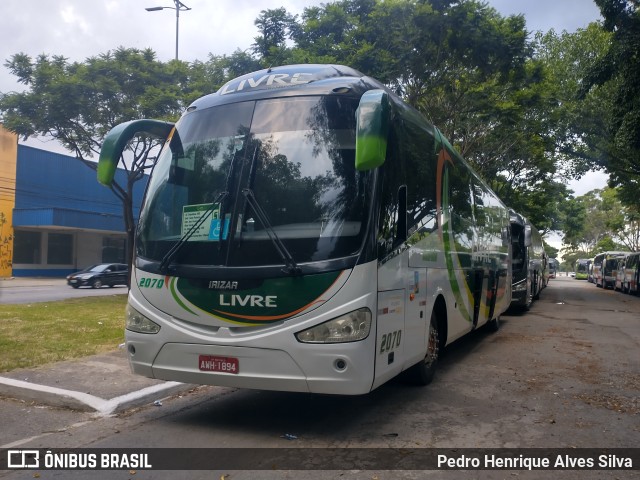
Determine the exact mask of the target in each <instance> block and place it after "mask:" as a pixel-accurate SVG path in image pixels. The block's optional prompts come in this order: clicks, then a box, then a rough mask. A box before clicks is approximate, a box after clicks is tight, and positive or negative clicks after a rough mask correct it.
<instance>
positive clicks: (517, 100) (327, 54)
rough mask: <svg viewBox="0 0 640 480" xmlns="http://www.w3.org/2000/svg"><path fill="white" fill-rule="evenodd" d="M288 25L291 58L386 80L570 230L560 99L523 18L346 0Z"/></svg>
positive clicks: (498, 184) (478, 8)
mask: <svg viewBox="0 0 640 480" xmlns="http://www.w3.org/2000/svg"><path fill="white" fill-rule="evenodd" d="M288 29H289V30H288V31H289V32H290V36H291V39H292V40H293V41H294V45H293V46H292V47H291V48H290V49H289V51H288V56H289V58H291V59H293V60H296V61H299V62H312V63H313V62H319V63H327V62H328V63H342V64H347V65H350V66H353V67H355V68H356V69H358V70H360V71H362V72H364V73H366V74H368V75H370V76H372V77H375V78H377V79H379V80H381V81H382V82H384V83H385V84H387V85H388V86H389V87H390V88H391V89H393V90H395V91H397V92H398V93H399V94H400V95H402V96H403V98H404V99H405V100H406V101H407V102H408V103H409V104H411V105H412V106H414V107H415V108H417V109H418V110H419V111H421V112H422V113H423V114H424V115H425V116H426V117H427V118H428V119H429V120H430V121H431V122H432V123H433V124H434V125H436V126H438V128H440V129H441V130H442V131H443V133H444V134H445V136H447V137H448V138H449V139H450V140H451V141H452V143H453V144H454V145H455V147H456V148H457V149H458V150H459V151H460V152H461V153H462V155H463V156H464V157H465V158H466V159H467V160H468V161H470V163H472V165H473V166H474V167H475V169H476V170H477V171H478V172H479V173H480V175H481V176H482V177H483V178H484V179H485V180H486V181H487V183H489V184H490V186H491V187H492V188H493V189H494V190H495V191H496V193H498V194H499V195H500V196H501V198H503V200H504V201H505V202H506V203H508V204H509V205H510V206H512V207H513V208H515V209H516V210H518V211H519V212H521V213H523V214H524V215H526V216H527V217H529V218H530V219H531V220H532V221H533V222H534V223H535V224H536V225H538V226H539V228H541V229H542V230H545V231H548V230H555V229H558V228H559V227H560V222H559V211H560V207H559V206H558V204H559V203H560V202H562V201H564V199H565V198H566V197H567V196H568V192H567V190H566V186H565V185H564V183H563V182H561V181H559V180H558V179H557V178H556V177H557V172H558V170H559V169H558V165H557V161H558V157H557V156H556V155H555V152H554V145H555V143H554V138H553V136H552V134H551V131H550V129H549V126H548V124H549V120H550V118H551V117H552V115H553V109H554V108H555V107H556V105H557V104H556V102H555V99H554V98H553V97H552V96H551V95H550V92H552V91H553V90H552V88H551V87H552V85H551V84H550V80H548V79H547V77H546V70H545V68H544V64H543V63H542V62H541V61H540V60H538V59H536V58H534V57H533V53H534V49H533V48H532V45H531V44H530V43H528V42H527V31H526V29H525V23H524V18H523V17H522V16H511V17H507V18H504V17H502V16H500V15H499V14H498V13H497V11H496V10H494V9H493V8H490V7H488V6H487V5H486V4H485V3H482V2H478V1H474V0H466V1H462V2H452V1H448V0H442V1H436V0H432V1H426V2H415V1H408V0H405V1H396V2H382V1H378V0H342V1H337V2H333V3H328V4H322V5H321V6H314V7H309V8H307V9H305V11H304V13H303V14H302V16H301V17H300V19H299V21H296V24H295V25H289V26H288ZM397 32H402V35H398V33H397ZM540 205H545V206H546V207H547V208H545V209H543V208H541V207H540ZM549 207H550V208H549Z"/></svg>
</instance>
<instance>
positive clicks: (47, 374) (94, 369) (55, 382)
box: [0, 349, 193, 415]
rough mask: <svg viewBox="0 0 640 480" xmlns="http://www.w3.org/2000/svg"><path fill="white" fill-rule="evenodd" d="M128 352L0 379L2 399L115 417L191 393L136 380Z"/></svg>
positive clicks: (183, 388)
mask: <svg viewBox="0 0 640 480" xmlns="http://www.w3.org/2000/svg"><path fill="white" fill-rule="evenodd" d="M126 355H127V353H126V351H125V350H124V349H121V350H118V351H115V352H111V353H107V354H102V355H94V356H91V357H86V358H81V359H77V360H69V361H65V362H59V363H53V364H50V365H46V366H43V367H37V368H32V369H19V370H13V371H11V372H6V373H3V374H0V396H4V397H9V398H15V399H18V400H24V401H28V402H36V403H38V404H42V405H48V406H52V407H64V408H70V409H73V410H81V411H93V412H96V413H97V414H99V415H111V414H115V413H119V412H123V411H125V410H127V409H130V408H133V407H138V406H142V405H145V404H152V403H154V402H155V401H157V400H161V399H163V398H166V397H170V396H172V395H176V394H178V393H181V392H186V391H188V390H190V389H192V388H193V385H188V384H184V383H178V382H165V381H162V380H153V379H150V378H145V377H141V376H139V375H133V374H132V373H131V371H130V370H129V364H128V360H127V357H126Z"/></svg>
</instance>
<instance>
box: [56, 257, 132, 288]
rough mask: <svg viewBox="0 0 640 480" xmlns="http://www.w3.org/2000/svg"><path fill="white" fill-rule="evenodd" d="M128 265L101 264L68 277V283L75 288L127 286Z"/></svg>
mask: <svg viewBox="0 0 640 480" xmlns="http://www.w3.org/2000/svg"><path fill="white" fill-rule="evenodd" d="M128 276H129V275H128V269H127V265H126V264H124V263H101V264H98V265H93V266H91V267H89V268H85V269H84V270H80V271H79V272H76V273H72V274H71V275H68V276H67V283H68V284H69V285H71V286H72V287H73V288H78V287H93V288H100V287H102V286H103V285H108V286H110V287H113V286H114V285H126V284H127V278H128Z"/></svg>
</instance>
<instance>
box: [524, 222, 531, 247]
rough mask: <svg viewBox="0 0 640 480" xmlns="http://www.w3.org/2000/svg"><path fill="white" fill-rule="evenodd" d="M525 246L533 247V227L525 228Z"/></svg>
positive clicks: (527, 226) (526, 226)
mask: <svg viewBox="0 0 640 480" xmlns="http://www.w3.org/2000/svg"><path fill="white" fill-rule="evenodd" d="M524 246H525V247H530V246H531V225H525V226H524Z"/></svg>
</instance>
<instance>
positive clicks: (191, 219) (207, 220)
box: [182, 203, 220, 242]
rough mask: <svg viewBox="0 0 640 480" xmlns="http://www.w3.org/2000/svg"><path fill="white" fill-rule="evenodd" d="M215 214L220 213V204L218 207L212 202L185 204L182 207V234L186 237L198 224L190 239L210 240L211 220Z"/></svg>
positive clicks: (194, 240) (193, 240) (198, 240)
mask: <svg viewBox="0 0 640 480" xmlns="http://www.w3.org/2000/svg"><path fill="white" fill-rule="evenodd" d="M215 214H218V215H219V214H220V206H219V205H218V206H217V207H213V204H211V203H203V204H200V205H185V206H184V207H182V236H183V237H184V236H185V235H186V233H187V232H188V231H190V230H191V229H192V228H194V227H195V226H196V225H198V227H197V228H196V230H195V231H194V232H193V234H192V235H191V237H190V238H189V241H191V242H201V241H203V240H209V231H210V230H211V220H212V219H213V217H214V215H215ZM216 216H217V215H216Z"/></svg>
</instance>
